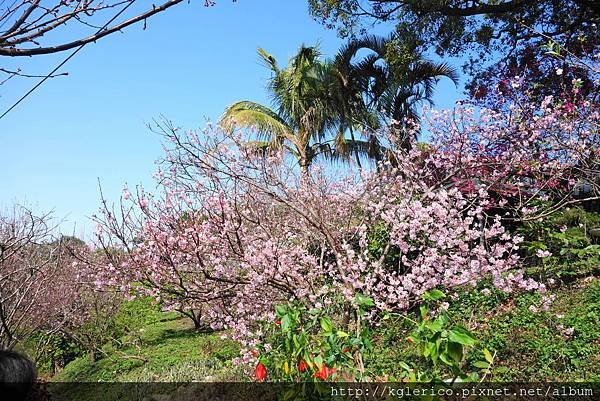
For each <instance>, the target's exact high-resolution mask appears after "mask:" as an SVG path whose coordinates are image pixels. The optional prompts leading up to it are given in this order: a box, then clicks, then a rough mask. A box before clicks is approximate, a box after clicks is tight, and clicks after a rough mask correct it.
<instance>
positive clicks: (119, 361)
mask: <svg viewBox="0 0 600 401" xmlns="http://www.w3.org/2000/svg"><path fill="white" fill-rule="evenodd" d="M483 288H484V286H483V285H482V286H479V287H478V288H476V289H472V290H470V291H468V292H463V293H461V294H459V296H458V298H457V299H455V300H454V301H452V302H451V306H450V309H449V314H450V316H451V317H452V318H453V319H454V320H456V321H458V322H460V323H462V324H463V325H465V326H467V327H469V328H470V329H472V330H473V332H474V334H475V335H476V336H477V338H479V339H480V340H481V342H480V344H478V348H479V349H482V348H484V347H485V348H488V349H489V350H490V351H491V352H492V353H496V361H495V364H494V367H493V371H492V375H491V376H489V377H488V379H490V380H496V381H595V382H598V381H600V332H599V330H598V328H599V327H600V279H598V278H588V279H582V280H579V281H576V282H573V283H570V284H568V285H563V286H562V287H558V288H553V289H550V290H549V294H555V295H556V300H555V301H554V302H553V303H552V305H551V307H550V310H549V311H547V312H543V311H542V312H538V313H533V312H532V311H531V310H530V306H531V305H536V306H538V307H539V305H540V303H541V295H540V294H538V293H526V294H519V295H516V296H514V295H507V294H504V293H501V292H499V291H496V290H492V295H491V296H486V295H484V294H483V293H482V290H483ZM148 308H149V307H148V305H145V304H141V305H135V304H134V305H133V306H131V305H129V306H127V307H125V309H124V311H125V312H126V313H125V314H124V315H123V316H124V317H122V319H125V320H127V319H129V320H130V321H129V322H127V324H128V325H129V326H131V327H136V330H135V332H130V333H129V334H128V335H127V336H125V337H124V338H123V339H122V341H121V343H122V344H124V345H123V346H121V347H118V348H117V347H115V345H114V344H112V345H107V346H106V347H105V349H104V351H105V353H106V354H107V356H106V357H103V358H101V359H98V360H96V361H91V360H90V358H88V357H87V356H83V357H80V358H78V359H76V360H74V361H72V362H71V363H69V364H68V365H67V366H66V367H65V369H64V370H63V371H62V372H60V373H59V374H58V375H56V376H55V377H54V378H53V380H54V381H59V382H82V381H83V382H98V381H104V382H147V381H164V382H177V381H178V382H188V381H238V380H244V379H245V378H244V376H243V374H242V373H241V371H240V370H239V368H236V367H234V366H233V364H232V362H231V360H232V358H234V357H235V356H237V355H238V350H239V348H238V346H237V345H236V344H235V343H233V342H232V341H230V340H224V339H222V338H221V337H220V335H219V334H218V333H213V334H205V333H204V334H202V333H196V332H195V331H194V330H193V328H192V327H191V323H190V322H189V320H187V319H185V318H181V317H179V316H178V315H176V314H172V313H171V314H169V313H162V312H157V311H152V310H151V308H150V309H148ZM561 326H562V327H561ZM567 328H573V330H574V331H573V334H572V335H570V336H569V335H566V334H565V331H564V330H565V329H567ZM410 329H411V327H410V324H409V323H408V322H407V321H406V320H405V319H397V320H395V321H387V322H385V324H384V325H382V326H380V327H378V328H376V329H375V330H374V338H373V340H374V350H373V352H372V353H371V355H369V356H367V368H368V369H369V370H370V371H371V372H373V378H375V379H380V380H393V379H394V377H397V375H398V373H399V371H400V367H399V362H401V361H405V362H408V361H414V360H418V359H419V356H418V355H417V354H416V353H415V350H414V348H413V347H412V346H411V345H410V344H409V343H408V342H407V341H406V337H407V336H408V335H409V332H410ZM475 359H477V358H476V356H475V355H473V353H472V354H471V358H470V360H471V362H472V361H474V360H475ZM479 359H480V358H479Z"/></svg>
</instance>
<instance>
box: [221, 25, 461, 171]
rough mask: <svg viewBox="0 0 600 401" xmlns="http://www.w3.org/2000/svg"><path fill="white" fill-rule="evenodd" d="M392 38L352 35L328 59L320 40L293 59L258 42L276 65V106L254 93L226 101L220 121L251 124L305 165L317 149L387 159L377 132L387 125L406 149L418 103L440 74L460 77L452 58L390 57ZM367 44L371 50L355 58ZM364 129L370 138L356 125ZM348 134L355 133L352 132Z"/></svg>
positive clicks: (267, 145) (337, 155)
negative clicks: (283, 61) (281, 58)
mask: <svg viewBox="0 0 600 401" xmlns="http://www.w3.org/2000/svg"><path fill="white" fill-rule="evenodd" d="M391 44H392V39H391V38H383V37H379V36H366V37H364V38H361V39H356V40H352V41H350V42H348V44H346V45H345V46H343V47H342V48H341V49H340V51H339V52H338V54H337V55H336V57H335V58H334V59H333V60H331V61H322V60H321V59H320V56H321V55H320V53H319V50H318V47H316V46H315V47H306V46H304V45H303V46H301V47H300V48H299V50H298V52H297V54H296V55H295V56H294V57H292V59H291V60H290V62H289V64H288V65H287V67H285V68H283V69H281V68H279V66H278V64H277V61H276V60H275V58H274V57H273V56H272V55H270V54H268V53H267V52H265V51H264V50H263V49H260V48H259V49H258V54H259V56H260V58H261V60H262V61H263V63H264V64H265V66H266V67H267V68H268V69H269V70H271V72H272V76H271V78H270V79H269V82H268V85H267V89H268V90H269V92H270V94H271V97H272V103H273V105H274V106H275V110H273V109H271V108H269V107H267V106H264V105H261V104H259V103H255V102H252V101H247V100H246V101H240V102H236V103H234V104H232V105H230V106H229V107H227V108H226V109H225V112H224V113H223V116H222V117H221V125H222V126H223V127H224V128H226V129H230V130H232V129H233V128H234V127H244V128H249V127H253V128H255V129H256V131H257V134H258V135H259V139H261V140H262V141H261V142H258V143H257V146H258V147H259V148H261V149H262V150H265V151H272V150H281V149H284V150H286V151H288V152H290V153H291V154H293V155H294V156H295V157H296V158H297V159H298V163H299V164H300V167H301V169H302V171H303V172H304V173H307V172H308V168H309V166H310V164H311V163H312V162H313V161H314V159H315V158H316V157H317V156H323V157H326V158H329V159H346V160H347V159H348V158H349V157H350V156H351V155H354V156H355V157H356V161H357V164H358V165H359V166H360V165H361V161H360V160H361V157H365V156H366V157H369V158H373V159H375V160H381V159H382V158H383V153H384V150H385V148H384V147H383V146H382V145H381V144H380V141H379V139H378V137H377V135H375V132H377V130H378V129H380V128H381V126H382V125H386V124H387V125H388V126H389V127H390V128H391V129H392V130H394V131H395V132H396V134H397V136H398V137H399V138H401V139H400V143H399V146H401V147H402V148H405V149H408V148H410V147H411V146H412V143H413V142H414V140H415V138H411V137H409V136H408V135H407V133H408V132H412V131H409V130H408V129H407V123H406V122H407V120H414V121H417V122H418V120H419V116H418V113H417V109H416V107H417V105H418V104H419V103H420V102H423V101H428V102H430V103H431V98H432V96H433V90H434V86H435V84H436V83H437V81H438V80H439V79H440V78H441V77H448V78H450V79H452V80H453V81H454V82H455V83H456V81H457V74H456V72H455V71H454V70H453V69H452V68H450V67H448V66H447V65H446V64H443V63H442V64H435V63H432V62H430V61H426V60H423V59H418V58H417V59H415V60H414V61H412V62H411V63H409V64H405V65H402V66H401V67H398V65H397V64H395V63H394V62H393V60H391V57H390V52H389V49H390V46H391ZM361 50H368V51H369V54H368V55H367V56H365V57H363V58H362V59H359V60H356V59H357V54H358V53H359V51H361ZM359 131H360V132H362V133H363V136H364V139H357V138H356V135H355V133H356V132H359ZM347 135H349V136H350V137H349V138H348V137H347Z"/></svg>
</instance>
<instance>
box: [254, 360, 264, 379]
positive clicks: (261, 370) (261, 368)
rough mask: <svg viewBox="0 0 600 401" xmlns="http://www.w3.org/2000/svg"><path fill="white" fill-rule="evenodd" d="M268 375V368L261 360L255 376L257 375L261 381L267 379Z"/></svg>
mask: <svg viewBox="0 0 600 401" xmlns="http://www.w3.org/2000/svg"><path fill="white" fill-rule="evenodd" d="M266 375H267V368H265V365H263V364H262V363H260V362H259V363H258V365H256V370H255V371H254V376H255V377H256V380H257V381H259V382H261V381H263V380H264V379H265V376H266Z"/></svg>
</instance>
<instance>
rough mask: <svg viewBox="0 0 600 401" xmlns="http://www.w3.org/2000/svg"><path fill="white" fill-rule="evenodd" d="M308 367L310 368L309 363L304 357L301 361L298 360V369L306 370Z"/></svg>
mask: <svg viewBox="0 0 600 401" xmlns="http://www.w3.org/2000/svg"><path fill="white" fill-rule="evenodd" d="M306 369H308V363H306V361H305V360H304V359H300V362H298V370H299V371H300V372H304V371H305V370H306Z"/></svg>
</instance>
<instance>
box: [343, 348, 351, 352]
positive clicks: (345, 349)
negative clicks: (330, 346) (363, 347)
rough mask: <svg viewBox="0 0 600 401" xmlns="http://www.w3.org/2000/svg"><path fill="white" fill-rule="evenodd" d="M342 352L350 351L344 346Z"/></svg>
mask: <svg viewBox="0 0 600 401" xmlns="http://www.w3.org/2000/svg"><path fill="white" fill-rule="evenodd" d="M342 352H350V348H344V349H343V350H342Z"/></svg>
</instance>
